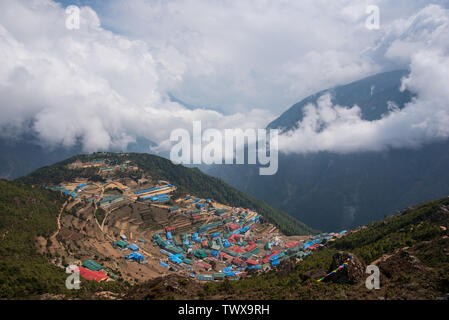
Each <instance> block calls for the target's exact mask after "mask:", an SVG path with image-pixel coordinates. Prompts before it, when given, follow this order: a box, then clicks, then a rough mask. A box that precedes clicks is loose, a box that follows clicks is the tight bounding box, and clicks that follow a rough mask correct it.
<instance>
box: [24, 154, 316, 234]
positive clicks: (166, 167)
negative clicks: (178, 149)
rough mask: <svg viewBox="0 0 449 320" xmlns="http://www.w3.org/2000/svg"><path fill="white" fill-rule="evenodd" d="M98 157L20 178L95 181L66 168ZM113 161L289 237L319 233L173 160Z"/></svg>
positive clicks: (138, 158) (35, 181)
mask: <svg viewBox="0 0 449 320" xmlns="http://www.w3.org/2000/svg"><path fill="white" fill-rule="evenodd" d="M96 157H97V158H101V157H103V154H102V153H98V154H93V155H79V156H74V157H71V158H69V159H67V160H64V161H62V162H59V163H56V164H54V165H52V166H48V167H43V168H41V169H38V170H36V171H35V172H33V173H31V174H29V175H28V176H25V177H22V178H20V181H23V182H26V183H28V184H46V183H49V182H52V183H60V182H62V181H64V180H65V181H70V180H72V179H74V178H75V177H79V176H84V177H92V176H95V175H96V169H95V168H90V169H77V170H69V169H68V168H67V167H66V166H67V164H69V163H72V162H74V161H75V160H77V159H80V160H87V159H94V158H96ZM114 157H115V158H116V159H117V160H119V159H120V161H121V160H123V159H128V160H131V161H132V162H134V163H135V164H137V165H138V166H139V168H141V169H142V170H144V171H145V172H147V173H148V174H150V175H151V176H152V177H154V178H157V179H161V180H168V181H170V182H171V183H173V184H174V185H176V186H177V188H178V192H181V193H191V194H194V195H197V196H202V197H207V198H212V199H214V200H216V201H218V202H221V203H225V204H229V205H231V206H239V207H245V208H252V209H254V210H256V211H258V212H259V213H260V214H262V215H263V216H264V217H265V218H266V219H268V220H269V221H270V222H272V223H274V224H275V225H276V226H278V227H279V228H280V229H281V231H282V232H284V233H285V234H287V235H292V234H298V235H301V234H311V233H315V232H316V231H315V230H313V229H311V228H309V227H308V226H306V225H305V224H303V223H302V222H300V221H298V220H297V219H295V218H293V217H291V216H289V215H288V214H286V213H284V212H282V211H280V210H276V209H274V208H272V207H270V206H269V205H267V204H266V203H265V202H264V201H261V200H258V199H256V198H254V197H252V196H249V195H246V194H244V193H243V192H241V191H238V190H237V189H235V188H233V187H231V186H229V185H228V184H226V183H224V182H223V181H222V180H220V179H217V178H214V177H211V176H208V175H206V174H204V173H202V172H201V171H200V170H198V169H196V168H186V167H184V166H182V165H174V164H173V163H172V162H171V161H170V160H167V159H164V158H161V157H159V156H155V155H150V154H139V153H129V154H113V153H108V158H109V159H114ZM136 178H137V176H136Z"/></svg>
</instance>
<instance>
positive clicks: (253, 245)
mask: <svg viewBox="0 0 449 320" xmlns="http://www.w3.org/2000/svg"><path fill="white" fill-rule="evenodd" d="M256 247H257V246H256V244H252V245H250V246H248V247H246V248H245V250H246V251H247V252H249V251H252V250H254V249H255V248H256Z"/></svg>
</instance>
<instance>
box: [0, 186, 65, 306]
mask: <svg viewBox="0 0 449 320" xmlns="http://www.w3.org/2000/svg"><path fill="white" fill-rule="evenodd" d="M65 199H66V198H65V196H63V195H62V194H61V193H57V192H52V191H47V190H43V189H41V188H37V187H36V188H31V187H29V186H26V185H23V184H21V183H17V182H7V181H5V180H0V212H1V216H0V237H1V241H0V256H1V260H0V298H24V297H34V296H35V295H39V294H43V293H46V292H60V291H61V290H62V289H63V287H64V281H65V278H66V276H65V274H64V271H63V270H61V269H59V268H57V267H55V266H53V265H50V264H49V262H48V260H47V259H46V258H45V257H44V256H42V255H40V254H39V253H38V252H37V250H36V238H37V237H38V236H42V237H45V238H47V239H48V238H49V237H50V235H51V233H52V232H54V231H55V229H56V216H57V214H58V212H59V209H60V208H61V206H62V204H63V203H64V201H65Z"/></svg>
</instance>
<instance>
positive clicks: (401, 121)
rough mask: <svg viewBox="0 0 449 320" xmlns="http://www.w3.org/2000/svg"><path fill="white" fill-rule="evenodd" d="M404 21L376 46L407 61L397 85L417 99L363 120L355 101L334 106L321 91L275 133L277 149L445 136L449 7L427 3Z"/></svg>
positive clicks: (362, 146)
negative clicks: (289, 126)
mask: <svg viewBox="0 0 449 320" xmlns="http://www.w3.org/2000/svg"><path fill="white" fill-rule="evenodd" d="M404 26H405V27H404V28H403V30H402V33H401V34H400V35H399V37H398V38H397V39H396V40H394V41H390V40H389V37H388V36H387V37H385V39H388V41H389V46H388V47H386V46H380V47H383V48H386V50H385V55H386V56H387V57H391V58H399V59H401V60H403V61H407V62H409V67H410V70H411V73H410V75H409V76H408V77H407V78H405V79H403V83H402V89H405V88H407V89H409V90H410V91H412V92H414V93H416V95H417V98H415V99H413V100H412V102H410V103H408V104H407V105H406V106H405V108H404V109H402V110H397V109H394V110H392V111H391V112H390V113H389V114H388V115H386V116H384V117H383V118H382V119H380V120H375V121H365V120H363V119H362V114H361V110H360V108H359V107H358V106H351V107H349V106H338V105H333V103H332V101H331V97H330V95H329V94H325V95H323V96H321V97H320V98H319V99H318V101H317V103H316V104H309V105H307V106H306V107H305V108H304V118H303V120H302V121H301V122H299V123H298V129H297V130H294V131H292V132H288V133H287V134H286V135H285V136H282V137H281V138H280V142H279V148H280V150H281V151H284V152H287V153H289V152H299V153H303V152H319V151H331V152H340V153H347V152H358V151H382V150H386V149H389V148H404V147H406V148H417V147H420V146H421V145H423V144H425V143H429V142H432V141H437V140H444V139H447V138H449V126H448V123H449V41H448V40H449V38H448V34H449V11H448V10H446V9H444V8H442V7H440V6H435V5H430V6H428V7H426V8H424V9H422V10H420V11H419V12H418V13H417V14H415V15H414V16H412V17H411V18H410V19H408V20H407V21H405V22H404ZM392 32H397V31H396V30H394V31H392ZM411 48H413V50H410V49H411Z"/></svg>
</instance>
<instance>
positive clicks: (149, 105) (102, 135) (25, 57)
mask: <svg viewBox="0 0 449 320" xmlns="http://www.w3.org/2000/svg"><path fill="white" fill-rule="evenodd" d="M15 17H21V19H17V18H15ZM65 19H66V15H65V11H64V9H63V8H62V7H61V6H60V5H58V4H56V3H54V2H52V1H44V0H41V1H37V0H34V1H32V2H29V1H11V0H5V1H2V2H1V3H0V60H1V61H2V64H1V66H0V108H1V113H2V117H1V118H0V133H1V134H2V135H3V136H8V137H12V136H15V135H20V134H21V133H23V132H28V133H33V134H35V135H37V137H38V139H39V140H40V142H41V143H42V144H45V145H47V146H54V145H63V146H66V147H71V146H73V145H75V144H76V143H77V142H80V143H81V144H82V146H83V148H84V150H86V151H94V150H105V149H111V148H112V149H124V148H125V147H126V145H127V144H128V143H129V142H132V141H134V140H135V138H136V137H139V136H141V137H145V138H147V139H149V140H152V141H155V142H156V143H160V142H162V141H164V140H167V139H168V138H169V136H170V131H171V130H172V129H174V128H177V127H187V128H189V127H191V126H192V120H193V119H198V120H202V121H203V123H204V127H205V128H206V127H208V126H209V127H210V126H213V127H217V128H222V126H231V127H233V126H236V127H246V126H255V127H260V126H263V125H265V124H266V122H267V121H268V120H269V119H270V118H271V117H272V115H271V114H270V113H269V112H267V111H263V110H258V109H247V110H244V111H242V112H239V113H234V114H231V115H227V116H225V115H223V114H221V113H219V112H217V111H213V110H207V109H193V110H189V109H187V108H185V107H183V106H182V105H180V104H178V103H175V102H171V101H170V99H168V97H167V90H166V86H167V84H168V83H170V84H173V83H176V82H177V81H179V79H180V78H181V76H182V66H179V65H178V64H176V63H173V64H172V63H167V62H166V60H164V59H162V58H160V57H159V56H157V55H155V54H154V53H153V52H152V51H151V50H150V48H149V45H148V44H147V43H145V42H143V41H140V40H130V39H128V38H127V37H125V36H120V35H117V34H114V33H113V32H110V31H107V30H105V29H103V28H102V27H101V23H100V19H99V18H98V16H97V14H96V13H95V12H94V11H93V10H92V9H91V8H89V7H82V8H81V25H80V27H81V28H80V30H68V29H66V28H65ZM165 58H166V59H171V58H173V56H170V55H168V56H166V57H165Z"/></svg>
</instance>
